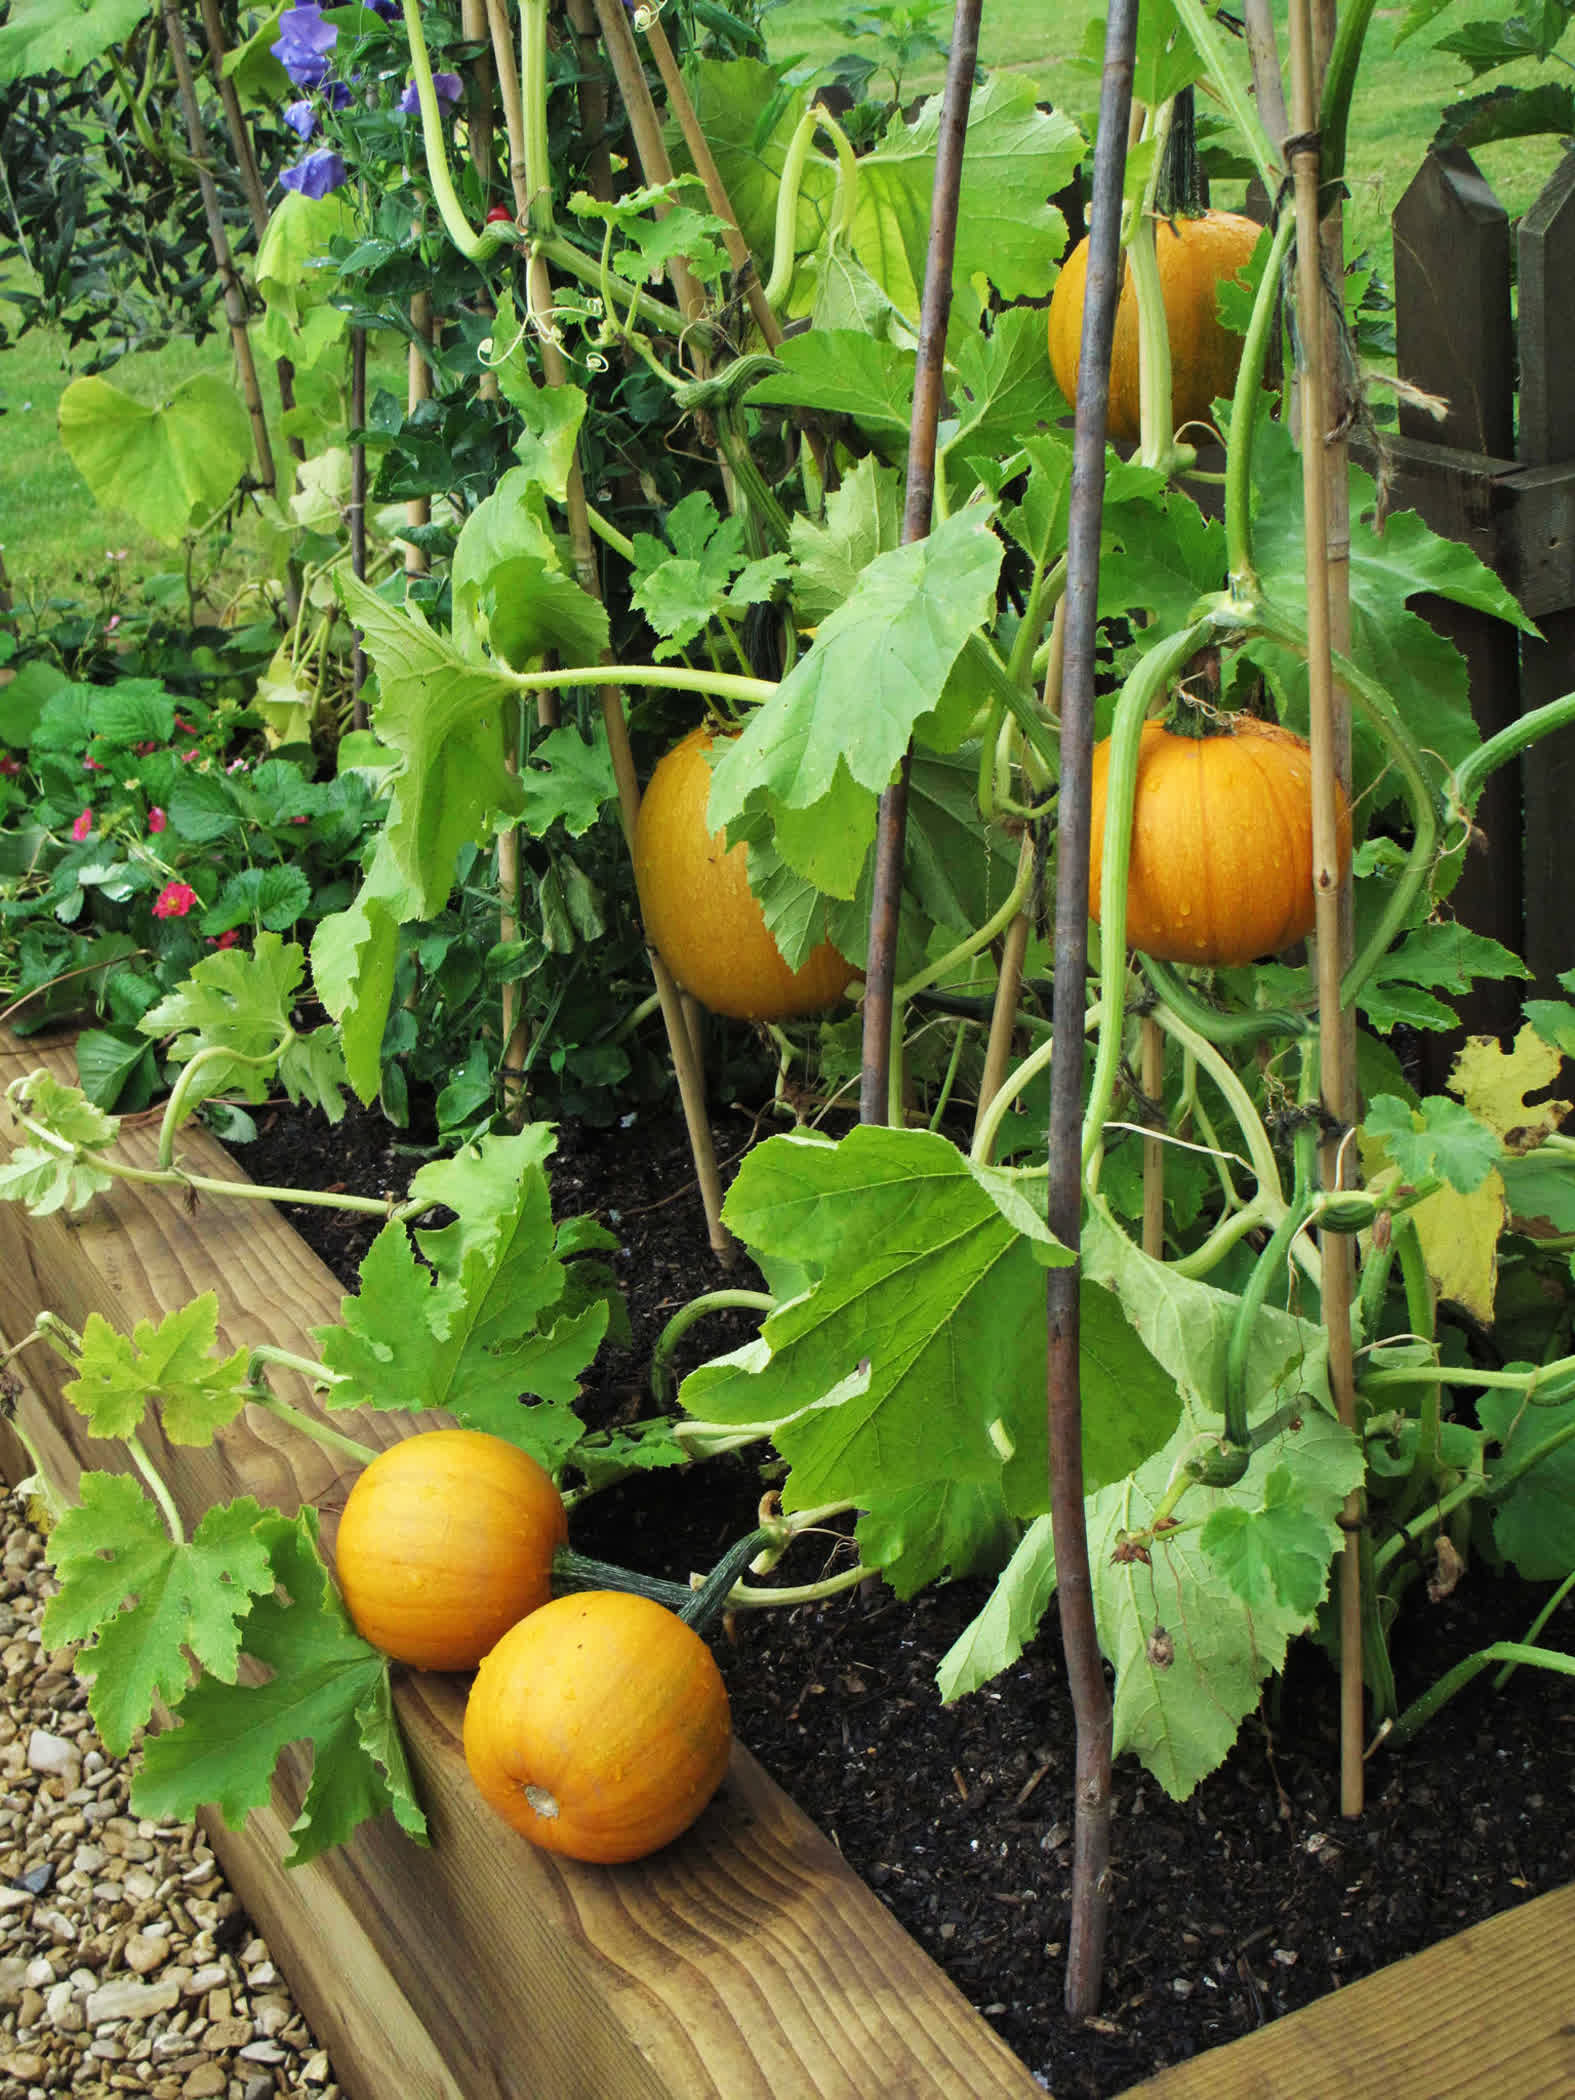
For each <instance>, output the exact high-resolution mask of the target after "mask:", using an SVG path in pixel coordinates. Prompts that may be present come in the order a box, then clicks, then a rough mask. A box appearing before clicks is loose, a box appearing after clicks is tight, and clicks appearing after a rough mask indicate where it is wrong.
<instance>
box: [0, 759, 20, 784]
mask: <svg viewBox="0 0 1575 2100" xmlns="http://www.w3.org/2000/svg"><path fill="white" fill-rule="evenodd" d="M21 770H22V761H21V760H20V759H19V758H11V757H9V756H8V757H6V758H0V773H3V774H4V775H5V777H6V779H7V780H15V778H16V776H17V774H18V773H20V772H21Z"/></svg>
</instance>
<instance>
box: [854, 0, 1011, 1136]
mask: <svg viewBox="0 0 1575 2100" xmlns="http://www.w3.org/2000/svg"><path fill="white" fill-rule="evenodd" d="M982 8H983V0H957V12H956V14H955V16H954V18H953V22H952V43H951V55H950V58H949V59H948V61H947V67H946V86H945V90H944V92H943V94H942V97H941V118H940V134H939V137H938V139H937V142H936V151H935V184H934V189H933V192H932V196H931V203H930V239H929V247H928V250H927V252H926V255H925V264H924V291H923V295H922V298H921V301H920V307H919V356H918V367H917V370H916V371H915V373H914V382H913V413H912V418H911V421H910V423H909V426H908V478H907V486H906V489H905V491H904V497H903V515H902V538H903V544H904V545H905V546H906V545H907V544H908V543H909V542H911V541H913V540H922V539H924V538H925V537H926V536H927V534H928V533H929V529H930V515H931V512H932V510H933V508H934V503H935V446H936V428H937V425H938V423H939V420H940V413H941V406H942V402H943V399H944V396H945V392H946V326H947V322H948V321H949V320H950V318H951V310H952V265H953V261H954V258H955V256H956V253H957V204H958V198H959V197H960V195H961V192H962V163H963V151H964V148H965V146H966V144H967V137H968V105H969V102H970V100H971V98H972V95H973V76H974V67H975V64H976V62H977V59H978V54H979V17H980V14H981V12H982ZM912 758H913V746H912V745H911V743H910V745H909V746H908V749H907V750H906V751H904V753H903V754H902V762H901V764H900V765H899V767H898V769H897V777H896V779H895V780H894V781H893V782H892V783H891V785H890V786H889V787H888V788H887V789H886V790H885V792H884V793H883V794H882V796H881V798H880V814H879V816H878V818H877V819H876V825H875V875H874V882H873V885H872V895H871V900H870V937H869V958H868V966H867V968H866V970H865V973H864V1038H863V1045H862V1053H863V1054H862V1061H861V1067H860V1073H859V1120H860V1121H861V1122H863V1123H884V1122H887V1121H889V1120H891V1117H892V1109H893V1100H892V1096H893V1093H894V1091H895V1089H894V1088H893V1085H892V1071H893V1064H894V1044H893V1040H892V1033H893V1028H894V1025H895V1023H896V1020H897V1013H896V1002H895V998H894V992H895V986H896V975H897V928H898V923H899V919H900V915H901V911H902V866H903V853H904V845H905V841H906V837H907V830H908V775H909V770H910V767H911V765H912Z"/></svg>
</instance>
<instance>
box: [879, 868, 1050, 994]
mask: <svg viewBox="0 0 1575 2100" xmlns="http://www.w3.org/2000/svg"><path fill="white" fill-rule="evenodd" d="M1033 886H1034V842H1033V840H1032V838H1031V837H1029V836H1028V835H1027V834H1026V833H1025V834H1024V837H1023V842H1022V845H1021V846H1020V848H1019V849H1018V855H1017V874H1016V877H1015V878H1014V880H1013V883H1012V887H1011V890H1010V891H1009V892H1008V894H1007V898H1006V902H1005V903H1004V904H1003V905H1001V906H1000V908H999V910H997V911H995V912H992V913H991V915H990V917H989V918H988V919H986V920H985V922H984V924H983V925H982V926H980V927H977V928H975V930H974V931H973V932H972V933H970V934H969V935H968V937H967V939H966V940H962V941H959V942H958V943H957V945H956V947H955V948H949V949H948V950H947V951H946V953H945V954H944V955H943V956H941V957H940V959H939V961H937V962H931V963H926V964H925V965H924V968H923V969H922V970H917V971H915V972H914V974H913V976H912V977H910V978H909V979H908V980H907V982H906V983H904V984H899V985H897V986H895V987H894V988H893V991H892V1000H893V1003H894V1004H895V1005H897V1006H904V1005H906V1004H907V1002H908V1001H909V1000H910V999H911V998H912V997H913V995H914V993H915V992H922V991H924V990H925V989H926V988H927V987H928V986H930V985H932V984H938V983H939V982H940V981H941V979H942V978H943V977H947V976H949V975H950V974H951V972H952V971H953V970H956V969H960V968H961V966H962V965H963V964H964V963H965V962H971V961H972V960H973V958H974V957H975V956H976V955H978V954H981V953H982V952H983V950H984V949H986V948H988V947H989V945H990V943H991V942H992V941H993V940H998V939H999V938H1000V936H1001V935H1002V934H1003V933H1005V931H1006V929H1007V927H1008V926H1010V925H1011V923H1012V921H1013V920H1014V919H1015V918H1016V917H1017V914H1018V913H1019V912H1020V911H1021V910H1022V908H1023V906H1024V905H1025V904H1026V903H1027V901H1028V897H1029V893H1030V892H1031V891H1032V889H1033Z"/></svg>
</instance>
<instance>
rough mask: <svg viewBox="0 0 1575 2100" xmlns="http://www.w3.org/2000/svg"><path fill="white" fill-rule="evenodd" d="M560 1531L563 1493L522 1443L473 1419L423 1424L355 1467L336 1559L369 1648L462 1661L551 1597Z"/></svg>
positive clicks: (426, 1662)
mask: <svg viewBox="0 0 1575 2100" xmlns="http://www.w3.org/2000/svg"><path fill="white" fill-rule="evenodd" d="M568 1536H569V1522H568V1518H567V1517H566V1515H565V1514H564V1508H563V1498H562V1497H561V1496H560V1495H559V1493H558V1490H557V1488H556V1487H555V1486H554V1485H553V1483H552V1481H551V1479H550V1478H549V1476H548V1475H547V1474H546V1473H545V1472H544V1471H543V1470H542V1468H541V1467H540V1466H539V1465H538V1464H537V1463H536V1461H535V1459H533V1458H532V1457H531V1456H530V1455H529V1453H528V1452H524V1451H521V1450H520V1449H519V1448H518V1446H517V1445H514V1444H510V1443H507V1442H506V1441H505V1440H504V1439H503V1438H502V1437H496V1436H488V1435H486V1434H485V1433H484V1432H483V1431H481V1430H478V1429H429V1430H424V1431H421V1432H420V1433H418V1434H417V1435H415V1436H407V1437H403V1438H401V1440H400V1441H399V1442H398V1443H397V1444H392V1445H390V1446H389V1448H388V1450H386V1451H383V1452H380V1453H379V1454H378V1456H377V1457H376V1458H375V1459H373V1461H372V1463H371V1464H370V1465H369V1466H368V1467H367V1468H366V1470H365V1472H363V1473H362V1474H360V1475H359V1477H358V1478H357V1480H356V1482H355V1485H354V1486H353V1487H352V1488H351V1490H350V1494H349V1498H348V1500H347V1501H346V1503H345V1508H344V1515H343V1516H342V1517H341V1518H340V1520H339V1535H338V1538H337V1540H336V1542H335V1546H334V1561H335V1566H336V1568H337V1570H338V1575H339V1587H340V1590H341V1591H342V1593H343V1595H344V1600H345V1604H346V1606H347V1608H348V1610H349V1613H350V1616H351V1618H352V1619H353V1620H354V1621H355V1625H356V1630H357V1631H358V1632H359V1633H360V1634H361V1636H362V1638H363V1639H365V1640H368V1641H370V1642H371V1643H372V1645H373V1647H374V1648H381V1649H382V1650H383V1652H384V1653H385V1654H386V1655H391V1656H393V1657H394V1658H395V1660H396V1661H398V1662H406V1663H413V1664H414V1665H415V1667H416V1668H417V1669H420V1670H469V1669H474V1667H475V1665H476V1664H477V1663H478V1662H480V1660H481V1658H482V1657H483V1656H484V1655H485V1654H486V1652H487V1650H488V1649H489V1648H490V1647H492V1645H493V1644H494V1642H495V1641H496V1640H497V1639H498V1638H499V1636H500V1635H501V1634H504V1633H506V1632H507V1631H508V1629H509V1628H510V1627H511V1626H512V1625H513V1624H514V1623H515V1621H516V1620H517V1619H522V1618H524V1617H525V1615H526V1613H527V1612H533V1611H535V1610H536V1609H537V1607H538V1606H540V1605H543V1604H545V1603H546V1602H547V1599H548V1597H549V1596H550V1594H551V1589H550V1584H551V1580H552V1557H553V1555H554V1553H555V1552H556V1551H557V1549H558V1548H559V1547H560V1546H562V1545H565V1544H566V1543H567V1541H568Z"/></svg>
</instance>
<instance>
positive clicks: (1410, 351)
mask: <svg viewBox="0 0 1575 2100" xmlns="http://www.w3.org/2000/svg"><path fill="white" fill-rule="evenodd" d="M1393 224H1394V240H1395V338H1396V345H1397V351H1398V363H1399V368H1400V371H1401V373H1402V375H1403V376H1404V377H1405V378H1407V379H1409V380H1410V381H1411V382H1412V384H1413V385H1415V386H1419V387H1421V388H1422V389H1423V390H1424V391H1425V392H1427V393H1429V394H1438V395H1441V396H1442V397H1443V398H1444V400H1446V401H1447V402H1448V403H1449V412H1448V414H1447V415H1446V417H1445V418H1444V421H1443V422H1442V423H1435V422H1434V420H1433V418H1432V417H1431V416H1430V415H1428V413H1427V412H1426V410H1424V409H1420V408H1415V407H1412V406H1411V405H1410V404H1409V403H1407V402H1405V401H1402V402H1401V404H1400V429H1401V431H1402V433H1403V434H1404V435H1405V436H1406V437H1413V438H1426V439H1429V440H1431V441H1432V442H1433V443H1434V444H1439V445H1451V446H1459V447H1460V449H1461V450H1462V451H1465V452H1486V453H1491V454H1494V455H1496V456H1497V457H1498V458H1500V459H1506V458H1508V457H1509V455H1510V452H1511V449H1512V447H1513V444H1514V430H1515V396H1514V370H1515V354H1514V353H1515V345H1514V337H1513V334H1512V332H1511V327H1510V299H1509V214H1508V213H1507V212H1506V211H1505V209H1504V207H1503V205H1502V204H1500V203H1499V201H1498V199H1497V197H1495V196H1494V194H1493V192H1492V190H1491V188H1490V187H1489V186H1488V184H1487V182H1486V181H1485V179H1484V178H1483V176H1482V174H1481V172H1480V171H1479V169H1478V168H1477V165H1476V163H1475V161H1473V160H1472V158H1471V156H1470V154H1469V153H1467V152H1465V151H1464V150H1463V149H1461V148H1460V147H1458V146H1451V147H1447V148H1445V149H1444V150H1443V151H1442V152H1429V154H1428V156H1427V158H1426V159H1425V160H1424V161H1423V163H1422V165H1421V167H1420V168H1419V169H1418V170H1417V172H1416V174H1415V176H1414V177H1413V178H1412V181H1411V185H1410V187H1409V189H1407V191H1406V193H1405V195H1404V196H1403V197H1402V198H1401V199H1400V202H1399V204H1398V205H1396V207H1395V212H1394V221H1393Z"/></svg>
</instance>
